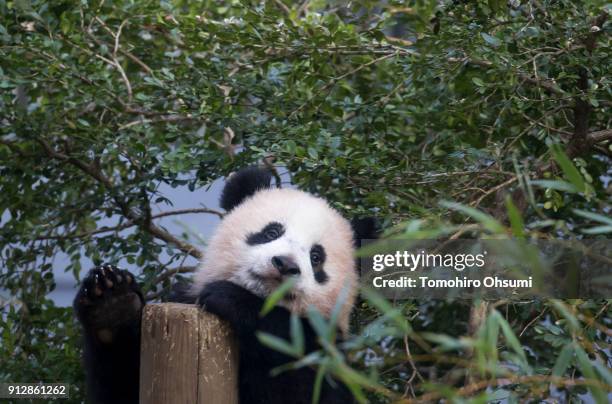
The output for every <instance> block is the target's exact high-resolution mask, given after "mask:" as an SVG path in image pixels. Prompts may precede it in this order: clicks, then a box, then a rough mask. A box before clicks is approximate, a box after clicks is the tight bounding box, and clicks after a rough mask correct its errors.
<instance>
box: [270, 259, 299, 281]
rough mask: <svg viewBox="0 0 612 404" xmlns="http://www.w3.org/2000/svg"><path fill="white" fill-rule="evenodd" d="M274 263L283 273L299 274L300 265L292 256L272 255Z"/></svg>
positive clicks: (283, 274)
mask: <svg viewBox="0 0 612 404" xmlns="http://www.w3.org/2000/svg"><path fill="white" fill-rule="evenodd" d="M272 265H273V266H274V268H276V270H277V271H278V272H279V273H280V274H281V275H282V276H287V275H297V274H299V273H300V267H299V266H298V264H297V263H296V262H295V261H294V260H293V259H292V258H291V257H287V256H286V255H276V256H274V257H272Z"/></svg>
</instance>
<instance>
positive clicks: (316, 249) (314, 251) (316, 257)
mask: <svg viewBox="0 0 612 404" xmlns="http://www.w3.org/2000/svg"><path fill="white" fill-rule="evenodd" d="M323 262H325V250H324V249H323V247H322V246H321V245H319V244H315V245H313V246H312V248H311V249H310V263H311V264H312V266H313V267H318V266H319V265H321V264H323Z"/></svg>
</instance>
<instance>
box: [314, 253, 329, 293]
mask: <svg viewBox="0 0 612 404" xmlns="http://www.w3.org/2000/svg"><path fill="white" fill-rule="evenodd" d="M324 262H325V249H324V248H323V246H322V245H320V244H315V245H313V246H312V248H311V249H310V263H311V264H312V270H313V272H314V278H315V280H316V281H317V282H319V283H321V284H323V283H325V282H327V281H328V280H329V276H327V273H326V272H325V271H324V270H323V263H324Z"/></svg>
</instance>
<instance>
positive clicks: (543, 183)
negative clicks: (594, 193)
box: [529, 180, 578, 194]
mask: <svg viewBox="0 0 612 404" xmlns="http://www.w3.org/2000/svg"><path fill="white" fill-rule="evenodd" d="M529 184H530V185H535V186H538V187H541V188H550V189H556V190H557V191H563V192H569V193H572V194H575V193H577V192H578V189H577V188H576V187H575V186H574V185H573V184H570V183H569V182H565V181H561V180H530V181H529Z"/></svg>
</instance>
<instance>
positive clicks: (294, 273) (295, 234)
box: [74, 168, 375, 404]
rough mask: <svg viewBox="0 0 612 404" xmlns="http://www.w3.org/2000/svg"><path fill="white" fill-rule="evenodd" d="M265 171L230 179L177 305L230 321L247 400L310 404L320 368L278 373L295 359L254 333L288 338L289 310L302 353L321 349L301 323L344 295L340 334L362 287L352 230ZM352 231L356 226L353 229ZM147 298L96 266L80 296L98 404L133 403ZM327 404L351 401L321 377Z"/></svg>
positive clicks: (92, 393) (127, 277)
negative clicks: (278, 291) (219, 216)
mask: <svg viewBox="0 0 612 404" xmlns="http://www.w3.org/2000/svg"><path fill="white" fill-rule="evenodd" d="M270 180H271V176H270V173H269V172H268V171H267V170H264V169H259V168H247V169H244V170H241V171H239V172H238V173H236V174H234V175H232V176H231V177H230V178H229V180H228V182H227V184H226V185H225V188H224V190H223V192H222V196H221V206H222V207H223V208H224V209H226V210H227V211H228V214H227V215H226V216H225V217H224V219H223V220H222V222H221V224H220V225H219V228H218V229H217V230H216V232H215V233H214V235H213V237H212V238H211V240H210V242H209V245H208V247H207V249H206V251H205V258H204V260H203V262H202V264H201V268H200V270H199V271H198V272H197V273H196V275H195V277H194V284H193V287H192V288H191V289H190V290H189V291H188V292H187V293H186V294H185V295H183V296H180V297H179V299H178V300H181V301H183V302H185V301H191V302H194V303H197V304H199V305H201V306H202V307H203V308H204V309H205V310H207V311H209V312H211V313H213V314H216V315H217V316H218V317H220V318H221V319H223V320H225V321H227V322H228V323H229V324H230V326H231V327H232V329H233V330H234V332H235V334H236V337H237V339H238V343H239V351H240V365H239V366H240V375H239V395H240V402H241V403H242V404H251V403H253V404H255V403H262V404H263V403H287V402H292V403H310V402H311V399H312V391H313V386H314V381H315V372H314V370H312V369H310V368H301V369H297V370H290V371H286V372H283V373H281V374H279V375H277V376H272V375H271V374H270V373H271V370H272V369H274V368H277V367H279V366H281V365H283V364H286V363H288V362H291V361H293V360H294V358H291V357H289V356H286V355H284V354H282V353H280V352H277V351H275V350H272V349H269V348H267V347H265V346H263V345H262V344H261V343H260V342H259V340H258V339H257V337H256V336H255V333H256V332H257V331H260V332H264V333H268V334H272V335H274V336H276V337H279V338H282V339H284V340H290V335H289V332H290V331H289V330H290V325H289V324H290V317H291V313H296V314H298V315H299V316H300V318H301V322H302V327H303V329H304V341H305V351H306V353H310V352H313V351H316V350H318V349H320V347H319V345H318V343H317V335H316V333H315V331H314V329H313V328H312V326H311V325H310V323H309V321H308V320H306V319H305V318H304V315H305V313H306V310H307V309H309V308H311V307H313V308H315V309H317V310H318V311H319V312H321V313H322V314H323V315H324V316H329V315H330V314H331V310H332V309H333V307H334V305H335V304H336V301H337V299H338V297H339V296H340V295H341V294H342V296H343V299H344V302H345V304H344V305H343V307H342V309H341V312H340V315H339V317H338V327H339V329H340V331H341V334H342V335H344V334H345V333H346V332H347V329H348V321H349V315H350V312H351V310H352V306H353V303H354V299H355V295H356V290H357V272H356V269H355V261H354V257H353V242H354V238H353V237H354V234H353V230H351V225H350V224H349V222H348V221H346V220H345V219H343V218H342V217H341V216H340V214H339V213H338V212H336V211H335V210H334V209H332V208H331V207H329V205H328V204H327V203H326V202H325V201H324V200H323V199H320V198H317V197H315V196H313V195H310V194H308V193H305V192H301V191H298V190H292V189H276V188H270ZM353 224H354V226H353V228H357V229H359V230H360V233H359V234H356V235H355V237H358V238H371V237H373V234H374V232H375V223H374V222H373V221H371V220H369V219H365V220H358V221H355V222H354V223H353ZM355 225H356V226H355ZM287 277H293V278H295V281H296V282H295V284H294V286H293V288H292V290H291V291H290V293H289V294H288V296H287V298H285V299H283V300H282V301H281V302H280V304H279V305H278V306H277V307H275V308H274V309H273V310H272V311H271V312H270V313H269V314H267V315H266V316H264V317H261V316H260V314H259V313H260V311H261V307H262V304H263V302H264V299H265V298H266V297H267V296H268V295H269V293H270V292H271V291H273V290H274V289H275V288H276V287H278V285H280V284H281V283H282V282H283V281H284V280H285V279H286V278H287ZM144 304H145V302H144V299H143V296H142V294H141V292H140V290H139V288H138V285H137V283H136V282H135V280H134V277H133V276H132V275H131V274H130V273H129V272H127V271H124V270H120V269H118V268H116V267H114V266H110V265H103V266H100V267H96V268H94V269H92V270H91V271H90V272H89V274H88V275H87V277H86V278H85V279H84V281H83V283H82V286H81V288H80V290H79V292H78V293H77V296H76V297H75V300H74V308H75V311H76V314H77V318H78V319H79V321H80V322H81V324H82V326H83V334H84V343H85V345H84V359H85V366H86V372H87V382H88V386H87V388H88V396H89V398H90V400H91V401H92V402H95V403H137V402H138V390H139V386H138V382H139V366H140V358H139V353H140V317H141V312H142V308H143V306H144ZM320 402H321V403H345V402H352V397H351V395H350V393H349V392H348V390H347V389H346V388H345V387H344V386H343V385H342V384H341V383H340V382H338V381H333V380H325V382H324V383H323V386H322V390H321V395H320Z"/></svg>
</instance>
